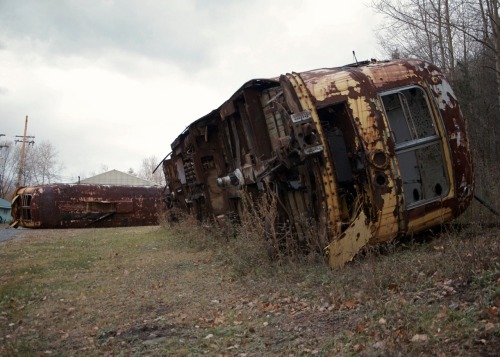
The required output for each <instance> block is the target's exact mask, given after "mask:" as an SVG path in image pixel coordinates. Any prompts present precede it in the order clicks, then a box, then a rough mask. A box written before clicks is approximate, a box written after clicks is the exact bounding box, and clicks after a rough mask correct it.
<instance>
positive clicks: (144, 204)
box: [12, 184, 164, 228]
mask: <svg viewBox="0 0 500 357" xmlns="http://www.w3.org/2000/svg"><path fill="white" fill-rule="evenodd" d="M163 190H164V188H162V187H155V186H153V187H139V186H109V185H84V184H79V185H76V184H50V185H44V186H34V187H23V188H20V189H19V190H18V191H17V193H16V195H17V196H19V199H16V200H14V201H13V203H12V217H13V220H14V221H16V222H17V225H20V226H22V227H26V228H84V227H119V226H143V225H155V224H158V217H159V214H160V213H161V211H162V210H163V207H164V202H163V199H162V193H163Z"/></svg>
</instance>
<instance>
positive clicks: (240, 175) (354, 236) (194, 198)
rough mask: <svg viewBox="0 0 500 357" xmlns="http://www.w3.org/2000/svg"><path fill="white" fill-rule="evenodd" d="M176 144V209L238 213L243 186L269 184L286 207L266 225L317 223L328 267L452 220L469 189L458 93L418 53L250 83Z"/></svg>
mask: <svg viewBox="0 0 500 357" xmlns="http://www.w3.org/2000/svg"><path fill="white" fill-rule="evenodd" d="M171 148H172V152H171V154H169V155H170V156H168V155H167V157H166V158H165V160H164V161H163V170H164V173H165V176H166V178H167V186H168V188H169V192H170V195H169V197H168V202H169V206H170V207H174V206H177V207H180V208H182V209H185V210H187V211H189V212H191V213H192V214H193V215H196V217H197V218H198V219H200V220H205V219H212V218H214V217H225V216H228V215H238V213H239V212H240V210H241V205H242V194H243V192H244V191H247V192H251V193H252V196H253V197H255V196H256V195H258V194H259V193H263V192H266V190H267V191H269V190H271V191H272V192H273V193H274V194H275V195H276V197H277V198H278V202H279V205H278V211H279V212H278V213H279V214H278V219H277V220H274V221H272V222H266V224H271V225H277V224H280V222H281V223H286V224H289V225H290V226H291V228H292V229H293V231H294V233H295V235H296V236H297V239H298V240H299V241H300V240H304V239H305V235H306V234H310V233H308V231H307V229H306V227H304V223H303V222H315V223H316V226H317V227H318V228H317V229H316V230H315V232H314V233H313V234H317V235H320V236H322V237H324V238H325V242H326V243H325V248H326V250H327V251H328V254H329V260H330V264H331V266H332V267H339V266H342V265H343V264H345V263H346V262H347V261H349V260H351V259H352V258H353V257H354V255H355V254H357V252H359V250H360V249H361V248H362V247H364V246H365V245H368V244H377V243H380V242H384V241H389V240H392V239H394V238H396V237H398V236H402V235H405V234H411V233H415V232H419V231H423V230H425V229H428V228H430V227H433V226H435V225H439V224H441V223H443V222H446V221H449V220H451V219H453V218H455V217H457V216H458V215H460V214H461V213H462V212H463V211H464V210H465V209H466V207H467V206H468V205H469V203H470V201H471V198H472V197H473V189H474V178H473V171H472V163H471V155H470V151H469V144H468V140H467V135H466V127H465V121H464V118H463V116H462V113H461V111H460V108H459V104H458V101H457V98H456V96H455V94H454V93H453V90H452V88H451V86H450V83H449V82H448V81H447V79H446V78H445V76H444V75H443V73H442V72H441V71H440V70H439V69H438V68H437V67H436V66H434V65H433V64H431V63H427V62H424V61H421V60H413V59H411V60H393V61H381V62H378V61H375V60H372V61H365V62H361V63H356V64H351V65H346V66H343V67H336V68H322V69H317V70H312V71H307V72H301V73H288V74H286V75H281V76H280V77H279V78H272V79H254V80H250V81H248V82H247V83H245V84H244V85H243V86H242V87H241V88H240V89H238V90H237V91H236V93H234V94H233V95H232V96H231V98H229V100H227V101H226V102H225V103H223V104H222V105H221V106H220V107H219V108H217V109H215V110H213V111H212V112H210V113H209V114H207V115H206V116H204V117H202V118H200V119H198V120H196V121H195V122H193V123H192V124H191V125H189V127H187V128H186V130H185V131H184V132H183V133H181V134H180V135H179V136H178V137H177V138H176V140H175V141H174V142H173V143H172V145H171ZM277 221H278V222H277Z"/></svg>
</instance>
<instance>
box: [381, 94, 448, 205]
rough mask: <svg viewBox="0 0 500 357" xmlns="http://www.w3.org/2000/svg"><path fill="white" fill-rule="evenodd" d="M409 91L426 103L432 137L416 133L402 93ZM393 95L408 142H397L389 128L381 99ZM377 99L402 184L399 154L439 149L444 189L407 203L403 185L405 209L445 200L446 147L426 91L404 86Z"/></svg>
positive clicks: (387, 117)
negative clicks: (404, 122) (406, 129)
mask: <svg viewBox="0 0 500 357" xmlns="http://www.w3.org/2000/svg"><path fill="white" fill-rule="evenodd" d="M410 89H416V90H418V91H420V93H421V94H422V97H423V99H424V100H425V103H426V106H425V107H426V108H427V114H428V118H429V119H430V120H431V123H432V127H433V129H434V130H433V131H434V133H433V134H432V135H426V136H421V135H420V133H418V131H417V129H416V125H415V123H414V120H413V119H412V116H411V113H410V109H409V105H408V103H407V100H406V97H405V95H404V94H403V92H405V91H408V90H410ZM394 94H398V98H399V101H400V106H401V109H402V113H403V115H404V118H405V121H406V125H407V128H408V134H409V135H410V136H411V139H410V140H404V141H397V136H398V134H399V133H396V132H395V130H394V128H393V127H392V126H391V119H390V117H389V115H388V113H387V108H386V105H385V103H384V100H383V97H385V96H389V95H394ZM378 97H379V101H380V104H381V107H382V108H383V112H384V115H385V120H386V122H387V125H388V127H389V128H390V133H391V136H392V137H393V138H394V143H395V154H396V157H397V161H398V169H399V175H400V176H401V178H402V180H403V182H404V177H403V176H404V175H403V172H402V171H403V170H402V168H401V166H402V165H401V164H402V160H401V154H405V153H409V152H414V153H415V155H417V151H418V150H421V149H425V148H427V147H432V146H438V148H439V153H440V156H441V163H442V170H443V173H444V179H445V180H446V187H445V189H443V190H442V191H441V192H440V194H436V195H435V196H434V197H429V198H426V197H423V198H418V199H417V198H414V201H413V202H407V197H408V196H407V195H408V194H409V193H405V187H404V186H405V185H404V183H403V187H402V190H403V197H404V199H405V202H406V208H407V209H413V208H416V207H419V206H422V205H425V204H428V203H429V202H433V201H438V200H441V199H443V198H445V197H446V196H448V194H449V193H450V192H451V185H452V182H451V179H450V173H449V170H448V167H447V164H446V157H445V152H444V151H445V150H446V149H447V147H445V145H443V137H442V134H441V130H442V128H441V127H442V125H443V124H442V123H441V122H440V121H439V120H437V119H441V118H436V114H435V112H434V110H433V106H432V104H431V102H430V100H429V94H428V92H427V91H426V89H425V88H424V87H422V86H419V85H411V86H404V87H400V88H396V89H391V90H389V91H384V92H380V93H378ZM401 98H404V100H402V99H401ZM415 160H416V161H418V159H417V158H415ZM419 175H420V177H421V175H422V173H421V172H420V171H419ZM420 184H421V185H422V184H423V183H422V180H421V179H420ZM441 188H442V187H441Z"/></svg>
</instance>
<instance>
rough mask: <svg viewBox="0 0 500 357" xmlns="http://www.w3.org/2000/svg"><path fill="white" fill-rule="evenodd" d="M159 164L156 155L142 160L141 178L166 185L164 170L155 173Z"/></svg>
mask: <svg viewBox="0 0 500 357" xmlns="http://www.w3.org/2000/svg"><path fill="white" fill-rule="evenodd" d="M158 163H159V160H158V158H157V157H156V156H155V155H152V156H150V157H147V158H145V159H143V160H142V164H141V168H140V169H139V177H140V178H143V179H145V180H149V181H153V182H156V183H157V184H159V185H165V178H164V176H163V172H162V170H160V169H158V170H156V171H155V172H154V173H153V171H154V170H155V169H156V168H157V166H158Z"/></svg>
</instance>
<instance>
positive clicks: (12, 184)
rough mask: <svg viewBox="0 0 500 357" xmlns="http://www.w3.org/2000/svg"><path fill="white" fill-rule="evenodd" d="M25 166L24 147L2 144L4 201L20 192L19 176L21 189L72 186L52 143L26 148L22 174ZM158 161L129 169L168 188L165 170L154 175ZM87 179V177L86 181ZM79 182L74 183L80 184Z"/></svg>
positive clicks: (150, 159) (0, 181)
mask: <svg viewBox="0 0 500 357" xmlns="http://www.w3.org/2000/svg"><path fill="white" fill-rule="evenodd" d="M20 162H21V145H16V144H15V143H14V142H12V141H2V142H0V197H2V198H4V199H7V200H10V199H11V198H12V197H13V195H14V193H15V190H16V188H17V184H18V178H19V172H21V176H20V185H21V186H38V185H45V184H50V183H60V182H68V180H67V179H64V178H63V177H62V172H63V170H64V169H65V167H64V163H62V162H61V161H60V160H59V157H58V151H57V149H56V147H55V146H54V145H53V144H52V143H51V142H50V141H47V140H45V141H42V142H40V143H36V144H29V145H26V146H25V156H24V165H23V167H22V168H21V170H19V166H20ZM158 162H159V161H158V159H157V158H156V156H154V155H152V156H150V157H147V158H144V159H143V160H142V162H141V164H140V167H139V169H138V170H137V171H135V170H133V169H131V168H130V169H129V170H128V173H129V174H132V175H134V176H137V177H140V178H143V179H145V180H150V181H153V182H156V183H158V184H160V185H164V184H165V179H164V177H163V172H162V169H161V167H160V168H158V170H156V172H154V173H153V170H154V169H155V168H156V166H157V165H158ZM106 171H108V168H107V166H105V165H102V166H101V167H100V170H98V171H97V172H96V171H94V172H92V173H90V174H89V176H94V175H96V174H99V173H103V172H106ZM82 178H84V177H82ZM76 182H77V179H75V180H72V182H71V183H76Z"/></svg>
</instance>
